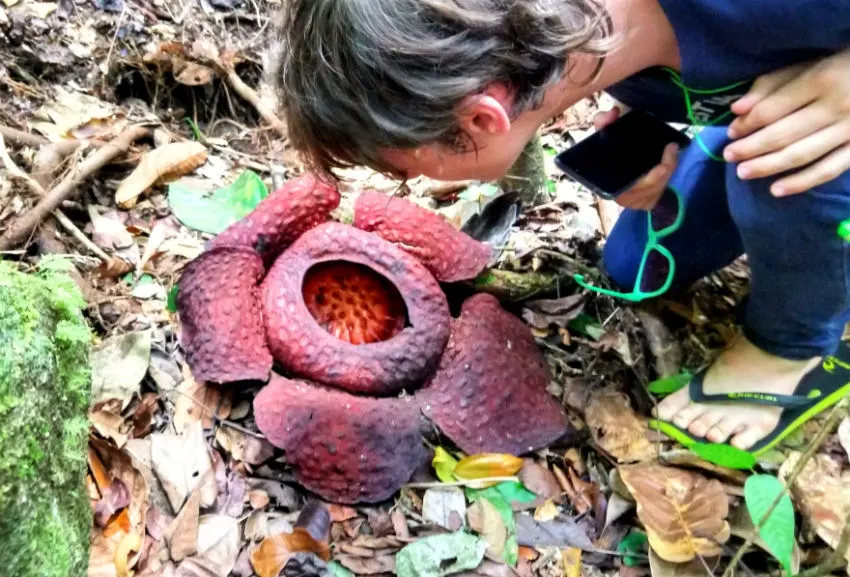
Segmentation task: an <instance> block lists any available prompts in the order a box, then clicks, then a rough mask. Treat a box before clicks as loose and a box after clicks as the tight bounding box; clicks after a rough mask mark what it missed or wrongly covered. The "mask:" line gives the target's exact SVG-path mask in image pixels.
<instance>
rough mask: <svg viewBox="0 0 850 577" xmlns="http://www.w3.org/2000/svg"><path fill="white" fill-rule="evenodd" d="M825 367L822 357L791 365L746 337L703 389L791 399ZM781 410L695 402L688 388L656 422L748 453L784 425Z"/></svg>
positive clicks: (721, 359) (661, 410) (707, 377)
mask: <svg viewBox="0 0 850 577" xmlns="http://www.w3.org/2000/svg"><path fill="white" fill-rule="evenodd" d="M818 363H820V357H818V358H814V359H810V360H807V361H791V360H788V359H783V358H780V357H775V356H773V355H771V354H769V353H766V352H764V351H763V350H761V349H758V348H756V346H755V345H753V344H752V343H751V342H749V341H748V340H747V339H745V338H744V337H743V336H739V337H738V339H737V340H736V341H735V343H733V345H732V346H731V347H730V348H729V349H727V350H726V351H724V352H723V353H722V354H721V355H720V356H719V357H718V358H717V360H716V361H715V362H714V364H713V365H712V366H711V367H710V368H709V369H708V372H707V373H706V375H705V379H704V381H703V390H704V391H705V392H706V393H708V394H712V393H713V394H717V393H732V392H765V393H774V394H785V395H790V394H792V393H793V392H794V389H795V388H796V387H797V384H798V383H799V382H800V380H801V379H802V378H803V375H805V374H806V373H807V372H808V371H810V370H811V369H813V368H814V367H816V366H817V365H818ZM781 412H782V409H781V408H780V407H766V406H760V405H748V404H746V402H745V401H741V402H739V403H734V404H733V403H730V404H726V403H710V404H700V403H692V402H691V400H690V398H689V396H688V387H685V388H683V389H682V390H680V391H677V392H676V393H674V394H672V395H670V396H669V397H667V398H666V399H664V400H663V401H662V402H661V403H660V404H659V405H658V409H657V418H659V419H661V420H662V421H668V422H672V423H674V424H675V425H676V426H678V427H680V428H682V429H687V430H688V431H689V432H690V433H691V434H692V435H694V436H696V437H704V438H706V439H708V440H709V441H711V442H713V443H723V442H725V441H726V439H728V438H729V437H730V436H731V437H732V440H731V444H732V445H734V446H735V447H738V448H739V449H748V448H750V447H752V446H753V445H755V444H756V443H757V442H758V441H759V440H760V439H763V438H764V437H766V436H768V435H769V434H770V432H771V431H773V429H774V428H775V427H776V424H777V423H778V422H779V415H780V414H781Z"/></svg>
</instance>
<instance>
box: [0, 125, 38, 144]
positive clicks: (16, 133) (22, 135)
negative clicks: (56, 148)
mask: <svg viewBox="0 0 850 577" xmlns="http://www.w3.org/2000/svg"><path fill="white" fill-rule="evenodd" d="M0 136H2V137H3V138H5V139H6V140H8V141H9V142H14V143H15V144H20V145H23V146H41V145H42V144H47V139H46V138H42V137H40V136H38V135H36V134H30V133H29V132H24V131H22V130H18V129H17V128H10V127H8V126H2V125H0Z"/></svg>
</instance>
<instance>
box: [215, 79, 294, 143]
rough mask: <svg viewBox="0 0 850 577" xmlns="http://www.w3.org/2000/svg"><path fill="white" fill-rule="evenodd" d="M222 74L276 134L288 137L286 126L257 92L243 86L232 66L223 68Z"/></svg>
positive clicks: (245, 85)
mask: <svg viewBox="0 0 850 577" xmlns="http://www.w3.org/2000/svg"><path fill="white" fill-rule="evenodd" d="M224 73H225V75H226V77H227V82H228V84H230V86H231V88H233V90H234V91H235V92H236V94H238V95H239V96H241V97H242V98H243V99H245V100H246V101H247V102H248V103H249V104H250V105H251V106H253V107H254V108H255V109H256V111H257V112H258V113H259V114H260V116H262V117H263V120H265V121H266V122H268V123H269V124H270V125H271V127H272V128H273V129H274V131H275V132H277V133H278V134H279V135H280V136H281V137H283V138H286V137H287V136H289V133H288V131H287V129H286V125H285V124H284V123H283V121H281V120H280V119H279V118H278V117H277V115H276V114H275V113H274V111H273V110H272V109H271V107H269V105H268V104H267V103H265V102H263V101H262V99H261V98H260V95H259V94H257V92H256V91H255V90H254V89H253V88H251V87H250V86H248V85H247V84H245V83H244V82H243V81H242V79H241V78H240V77H239V75H238V74H237V73H236V70H235V69H234V68H233V66H232V65H229V66H225V67H224Z"/></svg>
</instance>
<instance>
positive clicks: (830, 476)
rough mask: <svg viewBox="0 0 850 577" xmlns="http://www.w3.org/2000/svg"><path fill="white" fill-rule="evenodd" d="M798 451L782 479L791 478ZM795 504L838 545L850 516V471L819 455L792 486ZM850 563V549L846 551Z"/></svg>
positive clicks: (819, 531)
mask: <svg viewBox="0 0 850 577" xmlns="http://www.w3.org/2000/svg"><path fill="white" fill-rule="evenodd" d="M800 455H801V453H799V452H798V451H793V452H791V453H790V454H789V455H788V458H787V459H786V460H785V462H784V463H783V464H782V467H780V469H779V478H780V479H782V480H785V479H787V478H788V475H789V474H790V472H791V470H793V469H794V466H795V465H796V464H797V462H798V461H799V460H800ZM791 493H792V495H793V497H794V502H795V504H796V505H797V507H798V508H799V510H800V512H801V513H802V514H803V516H805V517H806V518H807V519H808V520H809V522H811V524H812V526H813V527H814V528H815V532H816V533H817V534H818V536H819V537H820V538H821V539H823V540H824V541H825V542H826V543H827V544H828V545H829V546H830V547H832V548H835V547H837V546H838V539H839V537H840V535H841V530H842V529H843V527H844V520H845V519H846V518H847V515H848V513H850V470H842V468H841V464H840V463H838V461H836V460H835V459H833V458H831V457H830V456H829V455H824V454H821V455H815V456H813V457H812V458H811V459H810V460H809V462H808V463H806V466H805V467H803V470H802V472H801V473H800V474H799V475H798V476H797V479H796V480H795V481H794V485H793V486H792V487H791ZM844 556H845V558H847V559H848V560H849V561H850V548H848V550H847V551H845V552H844Z"/></svg>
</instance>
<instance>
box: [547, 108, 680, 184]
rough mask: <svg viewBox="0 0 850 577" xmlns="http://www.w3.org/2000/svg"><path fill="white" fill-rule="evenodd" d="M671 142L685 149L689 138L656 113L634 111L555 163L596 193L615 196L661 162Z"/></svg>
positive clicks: (559, 157) (575, 147) (577, 145)
mask: <svg viewBox="0 0 850 577" xmlns="http://www.w3.org/2000/svg"><path fill="white" fill-rule="evenodd" d="M670 142H675V143H677V144H678V145H679V147H680V148H685V147H686V146H687V145H688V144H690V139H689V138H688V137H687V135H685V134H682V133H681V132H679V131H678V130H676V129H675V128H673V127H672V126H670V125H668V124H667V123H665V122H663V121H661V120H659V119H657V118H655V117H654V116H650V115H649V114H647V113H645V112H641V111H637V110H632V111H630V112H627V113H626V114H624V115H623V116H621V117H620V118H618V119H617V120H616V121H614V122H613V123H611V124H609V125H608V126H606V127H605V128H603V129H602V130H600V131H599V132H596V133H594V134H592V135H591V136H588V137H587V138H585V139H584V140H583V141H581V142H579V143H578V144H576V145H574V146H572V147H570V148H568V149H567V150H565V151H564V152H562V153H560V154H558V156H556V157H555V165H556V166H557V167H558V168H559V169H560V170H562V171H564V172H565V173H567V174H568V175H570V176H571V177H572V178H574V179H575V180H577V181H578V182H580V183H581V184H583V185H584V186H586V187H588V188H590V189H591V190H592V191H593V192H595V193H596V194H599V195H600V196H603V197H607V198H613V197H616V196H617V195H619V194H620V193H622V192H625V191H626V190H627V189H628V188H629V187H630V186H631V185H632V184H633V183H634V182H635V181H636V180H638V179H639V178H640V177H641V176H643V175H644V174H646V173H647V172H649V171H650V170H652V168H653V167H654V166H656V165H657V164H658V163H659V162H661V155H662V154H663V153H664V147H665V146H667V144H669V143H670Z"/></svg>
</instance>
